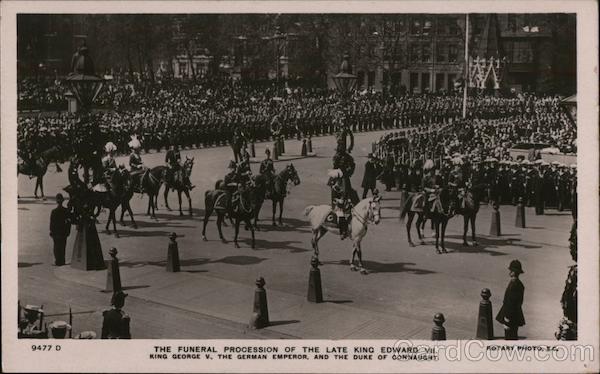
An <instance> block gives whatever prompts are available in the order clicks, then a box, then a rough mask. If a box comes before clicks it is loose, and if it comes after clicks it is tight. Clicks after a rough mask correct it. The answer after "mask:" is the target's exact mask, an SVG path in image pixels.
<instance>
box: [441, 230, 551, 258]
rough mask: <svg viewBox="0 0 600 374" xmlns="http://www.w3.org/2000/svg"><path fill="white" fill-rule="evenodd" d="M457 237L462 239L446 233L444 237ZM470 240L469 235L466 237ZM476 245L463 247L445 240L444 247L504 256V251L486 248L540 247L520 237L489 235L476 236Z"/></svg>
mask: <svg viewBox="0 0 600 374" xmlns="http://www.w3.org/2000/svg"><path fill="white" fill-rule="evenodd" d="M449 238H452V239H459V240H461V241H462V236H461V235H448V236H446V239H449ZM467 239H469V240H470V237H467ZM477 242H478V245H477V246H476V247H473V246H469V247H465V246H463V245H462V242H446V247H447V248H448V249H452V250H453V251H455V252H463V253H488V254H490V255H492V256H505V255H506V253H504V252H500V251H494V250H490V249H488V247H491V248H500V247H503V246H514V247H521V248H525V249H536V248H542V246H541V245H535V244H525V243H523V242H521V239H512V238H510V239H490V238H489V237H478V238H477Z"/></svg>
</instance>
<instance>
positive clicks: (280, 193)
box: [254, 164, 300, 227]
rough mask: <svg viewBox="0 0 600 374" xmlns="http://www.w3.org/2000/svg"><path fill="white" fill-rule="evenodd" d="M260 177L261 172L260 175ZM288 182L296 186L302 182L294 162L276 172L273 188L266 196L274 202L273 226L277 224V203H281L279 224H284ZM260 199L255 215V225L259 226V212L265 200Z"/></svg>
mask: <svg viewBox="0 0 600 374" xmlns="http://www.w3.org/2000/svg"><path fill="white" fill-rule="evenodd" d="M258 177H259V178H260V174H259V176H258ZM288 182H292V183H293V184H294V186H297V185H299V184H300V177H299V176H298V172H297V171H296V168H295V167H294V165H293V164H289V165H287V166H286V167H285V169H283V170H282V171H281V172H280V173H278V174H275V175H274V176H273V181H272V188H271V194H270V196H266V198H269V199H271V201H272V202H273V226H277V223H276V222H275V214H276V213H277V204H279V224H280V225H282V224H283V221H282V216H283V201H284V200H285V197H286V196H287V194H288V191H287V186H288ZM258 197H259V199H258V201H257V209H256V212H255V213H256V214H255V217H254V226H255V227H256V226H257V223H258V214H259V213H260V208H261V207H262V204H263V200H261V199H260V196H258Z"/></svg>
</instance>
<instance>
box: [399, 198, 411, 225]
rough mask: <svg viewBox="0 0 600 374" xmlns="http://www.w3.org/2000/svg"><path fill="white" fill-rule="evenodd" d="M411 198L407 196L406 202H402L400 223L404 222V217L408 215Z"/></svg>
mask: <svg viewBox="0 0 600 374" xmlns="http://www.w3.org/2000/svg"><path fill="white" fill-rule="evenodd" d="M412 200H413V198H412V196H409V197H408V198H407V199H406V201H404V206H402V207H401V208H402V210H401V211H400V221H402V220H404V217H406V215H407V214H408V212H409V211H410V207H411V205H412Z"/></svg>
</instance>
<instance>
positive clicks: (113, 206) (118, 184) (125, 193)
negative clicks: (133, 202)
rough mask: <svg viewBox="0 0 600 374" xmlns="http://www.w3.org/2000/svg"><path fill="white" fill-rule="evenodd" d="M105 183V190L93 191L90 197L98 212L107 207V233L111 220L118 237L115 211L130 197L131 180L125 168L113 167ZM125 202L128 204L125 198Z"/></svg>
mask: <svg viewBox="0 0 600 374" xmlns="http://www.w3.org/2000/svg"><path fill="white" fill-rule="evenodd" d="M106 185H107V187H108V188H107V190H106V191H93V192H92V197H93V201H94V204H95V206H96V207H97V208H98V213H100V212H99V210H100V208H101V207H105V208H108V210H109V214H108V220H107V221H106V232H107V233H109V234H110V233H111V232H110V228H109V225H110V223H111V222H112V224H113V230H114V232H115V236H116V237H117V238H118V237H119V232H118V231H117V225H116V221H117V218H116V214H115V212H116V211H117V208H118V207H119V206H120V205H121V204H123V202H124V201H125V200H126V199H127V198H129V199H131V196H132V194H133V192H132V191H131V190H130V185H131V181H130V177H129V172H128V171H127V170H126V169H115V170H114V171H113V172H111V173H109V175H108V176H107V177H106ZM126 204H127V205H129V200H127V203H126ZM130 210H131V208H130ZM98 213H97V214H96V217H97V216H98ZM131 218H132V220H133V215H131ZM134 223H135V221H134Z"/></svg>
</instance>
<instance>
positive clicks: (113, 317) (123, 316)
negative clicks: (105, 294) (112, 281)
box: [101, 291, 131, 339]
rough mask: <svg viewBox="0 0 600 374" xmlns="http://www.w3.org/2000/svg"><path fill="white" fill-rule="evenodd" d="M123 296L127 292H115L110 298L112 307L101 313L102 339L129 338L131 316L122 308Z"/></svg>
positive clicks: (123, 303) (123, 304)
mask: <svg viewBox="0 0 600 374" xmlns="http://www.w3.org/2000/svg"><path fill="white" fill-rule="evenodd" d="M125 297H127V294H126V293H124V292H123V291H117V292H115V293H114V294H113V296H112V300H111V304H112V308H111V309H108V310H105V311H104V312H103V313H102V315H103V317H104V319H103V321H102V336H101V338H102V339H131V332H130V329H129V326H130V322H131V318H130V317H129V315H128V314H127V313H125V312H124V311H123V310H122V308H123V306H125Z"/></svg>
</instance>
